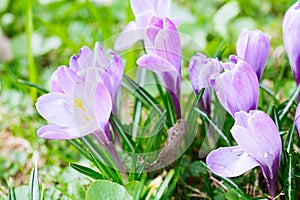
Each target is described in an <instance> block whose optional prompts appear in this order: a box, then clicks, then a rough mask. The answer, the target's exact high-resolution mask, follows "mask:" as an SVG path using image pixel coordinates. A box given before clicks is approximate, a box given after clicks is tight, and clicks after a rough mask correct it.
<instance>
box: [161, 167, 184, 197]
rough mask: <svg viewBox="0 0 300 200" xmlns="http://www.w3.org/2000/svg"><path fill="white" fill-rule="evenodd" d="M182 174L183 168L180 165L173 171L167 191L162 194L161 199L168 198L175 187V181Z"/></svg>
mask: <svg viewBox="0 0 300 200" xmlns="http://www.w3.org/2000/svg"><path fill="white" fill-rule="evenodd" d="M182 174H183V169H182V168H181V167H179V168H178V169H177V170H176V172H175V175H174V178H173V180H172V182H171V184H170V185H169V187H168V190H167V192H166V193H165V194H164V195H163V197H162V198H161V199H168V198H169V197H170V196H171V195H172V194H173V192H174V190H175V187H176V185H177V182H178V180H179V178H180V176H181V175H182Z"/></svg>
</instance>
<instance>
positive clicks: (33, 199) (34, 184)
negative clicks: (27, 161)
mask: <svg viewBox="0 0 300 200" xmlns="http://www.w3.org/2000/svg"><path fill="white" fill-rule="evenodd" d="M29 199H30V200H39V199H40V188H39V174H38V167H37V164H35V166H34V167H33V169H32V171H31V176H30V181H29Z"/></svg>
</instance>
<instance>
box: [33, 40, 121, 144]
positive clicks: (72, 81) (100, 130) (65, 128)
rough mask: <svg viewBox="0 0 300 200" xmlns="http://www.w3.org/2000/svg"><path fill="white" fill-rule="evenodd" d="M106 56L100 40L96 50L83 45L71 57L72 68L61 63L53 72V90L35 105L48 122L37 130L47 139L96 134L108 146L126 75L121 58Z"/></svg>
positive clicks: (114, 55)
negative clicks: (76, 53)
mask: <svg viewBox="0 0 300 200" xmlns="http://www.w3.org/2000/svg"><path fill="white" fill-rule="evenodd" d="M110 55H111V60H110V59H109V58H108V57H107V56H106V53H105V52H104V51H103V49H102V47H101V46H100V45H99V43H96V45H95V49H94V51H92V50H90V49H89V48H88V47H82V48H81V50H80V52H79V55H78V56H75V55H74V56H72V57H71V59H70V67H66V66H61V67H59V68H58V69H57V70H56V71H55V72H54V73H53V75H52V77H51V81H50V89H51V92H50V93H49V94H45V95H43V96H41V97H40V98H39V99H38V101H37V103H36V108H37V110H38V112H39V113H40V115H41V116H43V117H44V118H45V119H46V120H47V121H49V123H50V124H49V125H45V126H43V127H41V128H40V129H39V130H38V131H37V133H38V135H39V136H40V137H43V138H48V139H73V138H78V137H83V136H85V135H87V134H90V133H94V134H96V135H97V137H98V139H100V141H101V142H102V143H103V144H104V145H105V144H108V143H110V140H111V135H110V133H109V131H107V128H108V122H109V117H110V114H111V112H114V114H116V103H115V101H116V96H117V91H118V89H119V87H120V83H121V79H122V76H123V71H124V65H123V63H122V61H121V59H120V58H119V57H118V56H117V55H116V54H115V53H114V52H110Z"/></svg>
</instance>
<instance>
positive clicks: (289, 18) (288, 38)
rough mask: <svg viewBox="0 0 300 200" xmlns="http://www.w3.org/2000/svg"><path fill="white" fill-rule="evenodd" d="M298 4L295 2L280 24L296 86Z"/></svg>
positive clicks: (299, 28)
mask: <svg viewBox="0 0 300 200" xmlns="http://www.w3.org/2000/svg"><path fill="white" fill-rule="evenodd" d="M299 18H300V2H299V1H297V2H296V3H295V4H293V5H292V6H291V7H290V8H289V9H288V10H287V12H286V13H285V16H284V18H283V23H282V31H283V42H284V46H285V49H286V51H287V54H288V57H289V61H290V65H291V67H292V70H293V74H294V79H295V81H296V83H297V85H298V84H299V83H300V38H299V35H300V21H299Z"/></svg>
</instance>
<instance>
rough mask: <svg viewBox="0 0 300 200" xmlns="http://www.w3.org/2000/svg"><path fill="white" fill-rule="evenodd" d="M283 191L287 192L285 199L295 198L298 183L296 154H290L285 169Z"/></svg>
mask: <svg viewBox="0 0 300 200" xmlns="http://www.w3.org/2000/svg"><path fill="white" fill-rule="evenodd" d="M283 191H284V194H285V199H287V200H294V199H295V193H296V183H295V162H294V154H293V153H291V154H289V155H288V160H287V165H286V167H285V169H284V187H283Z"/></svg>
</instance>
